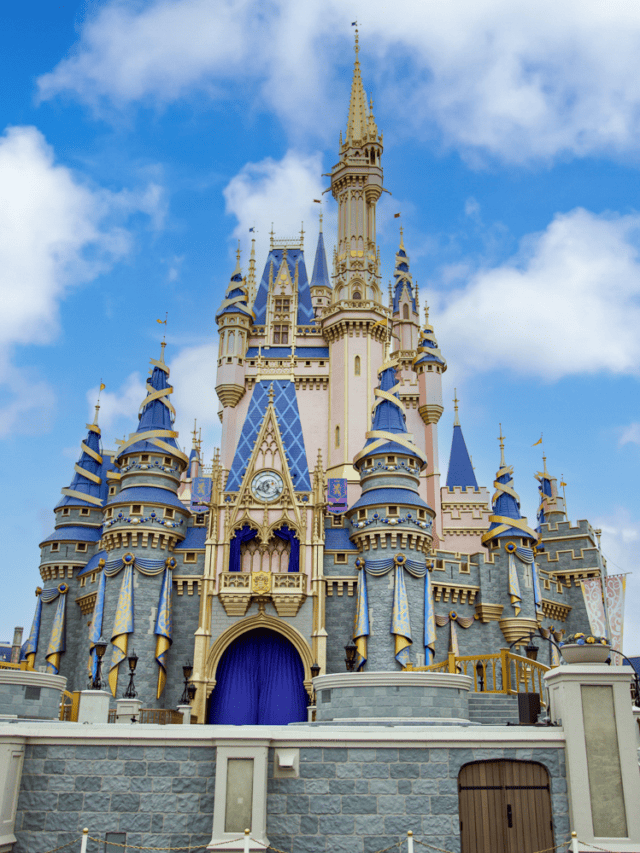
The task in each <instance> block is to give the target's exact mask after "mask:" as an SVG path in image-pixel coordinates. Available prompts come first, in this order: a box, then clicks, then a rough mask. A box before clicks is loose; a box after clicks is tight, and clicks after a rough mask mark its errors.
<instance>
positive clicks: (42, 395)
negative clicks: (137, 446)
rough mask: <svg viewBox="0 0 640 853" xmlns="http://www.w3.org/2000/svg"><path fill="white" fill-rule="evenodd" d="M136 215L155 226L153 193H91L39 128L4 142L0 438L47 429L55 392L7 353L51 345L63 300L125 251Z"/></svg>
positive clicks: (157, 197)
mask: <svg viewBox="0 0 640 853" xmlns="http://www.w3.org/2000/svg"><path fill="white" fill-rule="evenodd" d="M137 211H142V212H144V213H146V214H148V215H149V216H151V217H152V219H154V220H155V221H156V222H159V220H160V219H161V216H162V211H163V199H162V192H161V190H160V188H159V187H157V186H155V185H149V187H147V188H146V189H143V190H142V191H139V192H138V191H132V190H123V191H122V192H120V193H113V192H109V191H106V190H103V189H100V188H97V189H96V188H91V187H89V186H87V185H85V184H84V183H83V182H82V180H81V178H80V177H79V176H78V175H76V174H74V173H73V172H72V171H71V170H70V169H68V168H67V167H65V166H63V165H60V164H57V163H56V162H55V159H54V153H53V150H52V148H51V147H50V146H49V145H47V142H46V140H45V139H44V137H43V135H42V134H41V133H40V132H39V131H38V130H37V129H36V128H35V127H11V128H9V129H7V131H6V132H5V134H4V135H3V136H2V137H0V269H2V277H1V279H0V299H1V304H2V311H1V312H0V393H1V395H2V396H1V397H0V435H4V434H7V433H8V432H11V431H12V430H14V429H19V430H20V431H24V430H29V429H31V428H33V425H34V424H35V425H37V428H38V429H42V430H46V429H47V428H48V426H49V424H48V421H49V420H50V418H51V415H52V413H53V404H54V394H53V391H52V389H51V388H50V387H49V386H48V384H47V383H46V382H45V381H44V380H42V379H41V378H39V377H37V376H34V375H31V374H30V373H29V372H28V371H25V370H24V369H18V368H16V367H15V366H13V365H12V363H11V356H12V354H13V351H14V349H15V347H16V346H19V345H22V344H38V345H43V344H47V343H50V342H51V341H53V340H55V338H56V337H57V335H58V331H59V317H58V310H59V305H60V302H61V300H63V299H64V298H65V296H66V295H67V293H68V291H69V289H70V288H71V287H72V286H74V285H78V284H80V283H85V282H88V281H91V280H92V279H94V278H95V277H96V276H97V275H99V274H100V273H101V272H102V271H104V270H105V269H107V268H109V267H110V266H111V265H112V264H113V263H114V262H115V261H117V260H118V259H119V258H121V257H122V256H123V255H125V254H126V253H127V252H128V251H129V249H130V244H131V240H130V235H129V233H128V231H126V230H125V228H124V227H123V222H125V221H126V219H127V217H128V216H130V215H131V214H132V213H134V212H137Z"/></svg>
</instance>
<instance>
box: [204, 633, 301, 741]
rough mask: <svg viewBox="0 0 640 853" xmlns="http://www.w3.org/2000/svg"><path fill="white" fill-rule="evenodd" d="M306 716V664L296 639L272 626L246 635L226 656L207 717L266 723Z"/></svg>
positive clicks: (235, 722)
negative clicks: (294, 641)
mask: <svg viewBox="0 0 640 853" xmlns="http://www.w3.org/2000/svg"><path fill="white" fill-rule="evenodd" d="M306 719H307V691H306V690H305V688H304V667H303V665H302V660H301V659H300V655H299V654H298V652H297V650H296V649H295V647H294V646H293V644H292V643H290V642H289V640H287V638H286V637H284V636H283V635H282V634H279V633H278V632H277V631H271V630H269V629H268V628H254V629H253V630H252V631H247V632H246V633H244V634H241V635H240V636H239V637H238V638H237V639H236V640H234V641H233V643H231V645H230V646H228V648H227V649H226V650H225V652H224V654H223V655H222V657H221V658H220V662H219V664H218V668H217V673H216V686H215V689H214V691H213V693H212V694H211V700H210V704H209V719H208V720H207V722H209V723H215V724H227V725H238V726H250V725H265V726H266V725H286V724H287V723H295V722H302V721H304V720H306Z"/></svg>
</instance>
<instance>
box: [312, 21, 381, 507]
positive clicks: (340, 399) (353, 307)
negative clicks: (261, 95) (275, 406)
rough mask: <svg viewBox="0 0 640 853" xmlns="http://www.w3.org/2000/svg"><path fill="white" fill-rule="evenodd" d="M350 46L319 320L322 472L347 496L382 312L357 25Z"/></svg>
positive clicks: (369, 122) (376, 175)
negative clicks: (323, 353)
mask: <svg viewBox="0 0 640 853" xmlns="http://www.w3.org/2000/svg"><path fill="white" fill-rule="evenodd" d="M355 52H356V58H355V64H354V69H353V82H352V85H351V99H350V102H349V115H348V119H347V132H346V136H345V139H344V141H343V140H342V137H341V138H340V159H339V161H338V163H337V164H336V165H335V166H334V167H333V169H332V171H331V192H332V194H333V197H334V199H335V200H336V202H337V203H338V245H337V249H336V253H335V256H334V275H333V278H334V281H333V293H332V302H331V305H330V306H328V307H327V308H326V309H325V311H324V312H323V314H322V316H321V318H320V322H321V324H322V333H323V335H324V337H325V340H326V341H327V342H328V344H329V352H330V358H331V386H330V394H329V436H328V437H329V448H328V451H329V453H328V461H327V468H328V470H327V475H328V476H329V477H331V478H333V477H336V478H344V479H347V480H348V481H349V484H350V487H351V488H350V500H353V499H354V498H355V496H356V494H357V484H358V482H359V477H358V475H357V473H356V471H355V470H354V468H353V466H352V464H351V460H352V459H353V458H354V456H355V455H356V453H357V452H358V451H359V450H360V449H361V448H362V445H363V442H364V436H365V433H366V432H367V430H368V429H369V428H370V420H369V412H370V411H371V404H372V402H373V401H372V398H371V394H372V390H373V387H374V384H375V379H376V374H377V372H378V370H379V369H380V366H381V365H382V361H383V346H384V341H385V340H386V337H387V334H388V331H387V329H388V319H389V316H390V311H389V309H388V308H387V307H386V306H385V305H383V299H382V290H381V286H380V259H379V255H378V249H377V243H376V203H377V201H378V199H379V198H380V195H381V193H382V166H381V157H382V135H379V134H378V129H377V127H376V123H375V118H374V116H373V110H372V108H370V107H367V100H366V97H365V93H364V87H363V85H362V78H361V75H360V59H359V43H358V33H357V31H356V43H355Z"/></svg>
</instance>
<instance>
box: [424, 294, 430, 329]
mask: <svg viewBox="0 0 640 853" xmlns="http://www.w3.org/2000/svg"><path fill="white" fill-rule="evenodd" d="M424 322H425V324H426V325H427V326H428V325H429V303H428V302H427V300H426V299H425V300H424Z"/></svg>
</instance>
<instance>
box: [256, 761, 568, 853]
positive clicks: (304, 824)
mask: <svg viewBox="0 0 640 853" xmlns="http://www.w3.org/2000/svg"><path fill="white" fill-rule="evenodd" d="M272 752H273V750H272ZM495 758H507V759H523V760H527V761H530V760H533V761H539V762H540V763H541V764H543V765H544V766H545V767H546V768H547V769H548V771H549V774H550V776H551V795H552V806H553V821H554V832H555V838H556V842H555V843H556V844H559V843H560V841H561V840H563V839H564V838H566V836H567V834H568V832H569V815H568V801H567V793H566V791H567V786H566V774H565V765H564V751H563V750H561V749H544V750H541V749H539V750H536V749H500V748H497V749H496V748H482V747H479V748H476V749H454V748H451V749H445V748H435V749H429V748H423V747H415V748H400V749H395V748H375V749H374V748H371V749H366V748H365V749H360V748H358V749H343V748H313V749H306V748H305V749H301V750H300V778H298V779H274V778H273V766H272V760H273V759H271V761H270V766H269V782H268V801H267V815H268V817H267V834H268V836H269V841H270V843H271V844H272V845H273V846H274V847H277V848H278V849H279V850H283V851H286V853H324V851H331V853H374V852H375V851H377V850H381V849H384V848H385V847H389V846H390V845H392V844H395V843H396V842H398V841H400V840H401V839H403V838H406V834H407V830H409V829H410V830H412V831H413V833H414V835H415V836H416V839H417V840H419V841H420V840H425V841H428V842H429V844H433V845H435V846H437V847H441V848H442V849H444V850H450V851H453V853H457V851H459V850H460V830H459V816H458V788H457V785H458V773H459V772H460V769H461V768H462V766H463V765H464V764H467V763H469V762H471V761H481V760H486V759H495ZM419 849H423V850H424V849H426V848H419Z"/></svg>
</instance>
